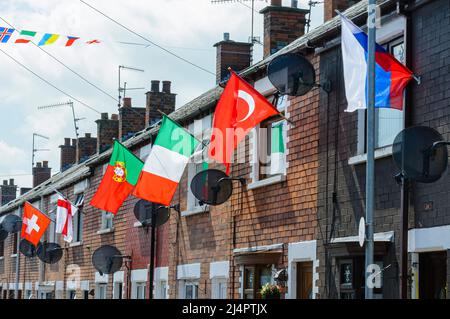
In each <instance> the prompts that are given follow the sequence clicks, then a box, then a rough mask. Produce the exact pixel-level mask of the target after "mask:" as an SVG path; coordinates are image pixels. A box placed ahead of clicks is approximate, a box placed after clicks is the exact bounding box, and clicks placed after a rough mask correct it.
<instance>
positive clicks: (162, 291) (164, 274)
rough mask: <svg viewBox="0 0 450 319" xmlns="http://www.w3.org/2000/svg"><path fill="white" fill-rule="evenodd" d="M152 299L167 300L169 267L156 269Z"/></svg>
mask: <svg viewBox="0 0 450 319" xmlns="http://www.w3.org/2000/svg"><path fill="white" fill-rule="evenodd" d="M154 278H155V279H154V283H155V284H154V293H153V295H154V298H155V299H168V298H169V285H168V282H169V280H168V279H169V267H156V268H155V275H154Z"/></svg>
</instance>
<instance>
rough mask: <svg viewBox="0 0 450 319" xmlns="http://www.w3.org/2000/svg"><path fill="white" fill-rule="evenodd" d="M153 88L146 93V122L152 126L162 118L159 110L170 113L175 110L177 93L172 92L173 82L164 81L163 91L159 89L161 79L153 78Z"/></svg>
mask: <svg viewBox="0 0 450 319" xmlns="http://www.w3.org/2000/svg"><path fill="white" fill-rule="evenodd" d="M151 83H152V85H151V90H150V91H149V92H147V93H146V95H147V103H146V108H145V123H146V126H150V125H152V124H154V123H156V122H157V121H158V120H160V119H161V118H162V116H161V113H159V112H158V110H161V111H163V112H164V113H166V114H169V113H171V112H173V111H174V110H175V100H176V94H174V93H172V92H171V85H172V82H170V81H162V91H161V92H160V91H159V86H160V85H159V84H160V81H157V80H153V81H152V82H151Z"/></svg>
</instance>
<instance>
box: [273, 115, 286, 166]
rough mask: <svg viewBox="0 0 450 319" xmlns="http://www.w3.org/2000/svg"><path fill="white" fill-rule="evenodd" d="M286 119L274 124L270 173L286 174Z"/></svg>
mask: <svg viewBox="0 0 450 319" xmlns="http://www.w3.org/2000/svg"><path fill="white" fill-rule="evenodd" d="M285 123H286V122H285V121H281V122H277V123H273V124H272V132H271V134H272V138H271V140H272V143H271V149H270V174H271V175H275V174H286V152H285V142H284V125H285Z"/></svg>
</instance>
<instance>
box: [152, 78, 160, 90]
mask: <svg viewBox="0 0 450 319" xmlns="http://www.w3.org/2000/svg"><path fill="white" fill-rule="evenodd" d="M151 83H152V86H151V91H152V92H159V81H158V80H153V81H151Z"/></svg>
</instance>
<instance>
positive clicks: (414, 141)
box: [392, 126, 448, 183]
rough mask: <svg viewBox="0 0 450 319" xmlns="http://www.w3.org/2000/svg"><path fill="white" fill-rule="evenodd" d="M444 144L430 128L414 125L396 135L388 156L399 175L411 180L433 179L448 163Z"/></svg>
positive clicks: (437, 177) (436, 177) (429, 181)
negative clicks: (400, 172) (401, 174)
mask: <svg viewBox="0 0 450 319" xmlns="http://www.w3.org/2000/svg"><path fill="white" fill-rule="evenodd" d="M445 145H447V143H446V142H445V141H444V140H443V138H442V136H441V135H440V134H439V133H438V132H437V131H436V130H434V129H432V128H430V127H426V126H415V127H410V128H406V129H404V130H402V131H401V132H400V133H398V134H397V136H396V137H395V140H394V144H393V146H392V157H393V159H394V162H395V163H396V164H397V166H398V167H399V168H400V169H401V170H402V173H403V175H404V176H405V177H406V178H408V179H410V180H413V181H417V182H422V183H432V182H435V181H437V180H438V179H439V178H440V177H441V176H442V174H443V173H444V171H445V170H446V168H447V165H448V151H447V147H446V146H445Z"/></svg>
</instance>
